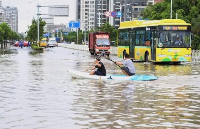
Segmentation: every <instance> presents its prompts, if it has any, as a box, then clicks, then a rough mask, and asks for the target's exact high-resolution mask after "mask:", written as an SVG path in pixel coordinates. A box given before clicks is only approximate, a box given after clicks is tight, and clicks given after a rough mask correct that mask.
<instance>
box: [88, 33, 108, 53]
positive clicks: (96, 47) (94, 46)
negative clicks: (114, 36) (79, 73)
mask: <svg viewBox="0 0 200 129" xmlns="http://www.w3.org/2000/svg"><path fill="white" fill-rule="evenodd" d="M88 46H89V51H90V54H91V55H97V54H106V55H107V56H109V55H110V34H109V33H107V32H93V33H90V34H89V44H88Z"/></svg>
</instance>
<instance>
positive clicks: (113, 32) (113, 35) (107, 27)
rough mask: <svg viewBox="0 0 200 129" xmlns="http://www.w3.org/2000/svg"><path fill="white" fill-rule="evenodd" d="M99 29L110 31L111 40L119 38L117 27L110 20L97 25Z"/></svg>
mask: <svg viewBox="0 0 200 129" xmlns="http://www.w3.org/2000/svg"><path fill="white" fill-rule="evenodd" d="M97 29H98V30H99V31H105V32H108V33H110V40H111V41H116V40H117V29H116V28H115V27H114V26H111V25H110V24H109V23H108V22H107V23H106V24H104V25H102V26H100V27H97Z"/></svg>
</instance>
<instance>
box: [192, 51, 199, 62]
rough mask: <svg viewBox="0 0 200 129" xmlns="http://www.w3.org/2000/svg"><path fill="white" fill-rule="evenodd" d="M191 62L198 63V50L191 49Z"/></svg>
mask: <svg viewBox="0 0 200 129" xmlns="http://www.w3.org/2000/svg"><path fill="white" fill-rule="evenodd" d="M192 62H194V63H200V50H192Z"/></svg>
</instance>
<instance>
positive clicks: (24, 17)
mask: <svg viewBox="0 0 200 129" xmlns="http://www.w3.org/2000/svg"><path fill="white" fill-rule="evenodd" d="M1 1H2V6H12V7H17V8H18V15H19V17H18V31H19V32H25V31H26V30H28V27H27V26H28V25H30V24H31V21H32V19H33V17H34V18H37V4H40V5H42V6H45V5H69V17H67V18H60V17H59V18H58V17H57V18H55V20H54V24H61V23H63V24H67V23H69V21H71V20H76V19H75V18H76V17H75V13H76V12H75V10H76V1H75V0H1ZM47 12H48V8H46V7H41V8H40V13H41V14H47ZM41 17H45V16H41Z"/></svg>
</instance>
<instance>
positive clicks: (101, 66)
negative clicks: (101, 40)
mask: <svg viewBox="0 0 200 129" xmlns="http://www.w3.org/2000/svg"><path fill="white" fill-rule="evenodd" d="M94 63H95V66H94V67H92V68H89V69H87V70H86V71H88V70H93V71H92V72H91V73H90V75H98V76H106V68H105V66H104V64H103V63H102V62H101V59H100V58H96V60H95V62H94ZM96 68H97V70H96V71H95V70H94V69H96Z"/></svg>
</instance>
